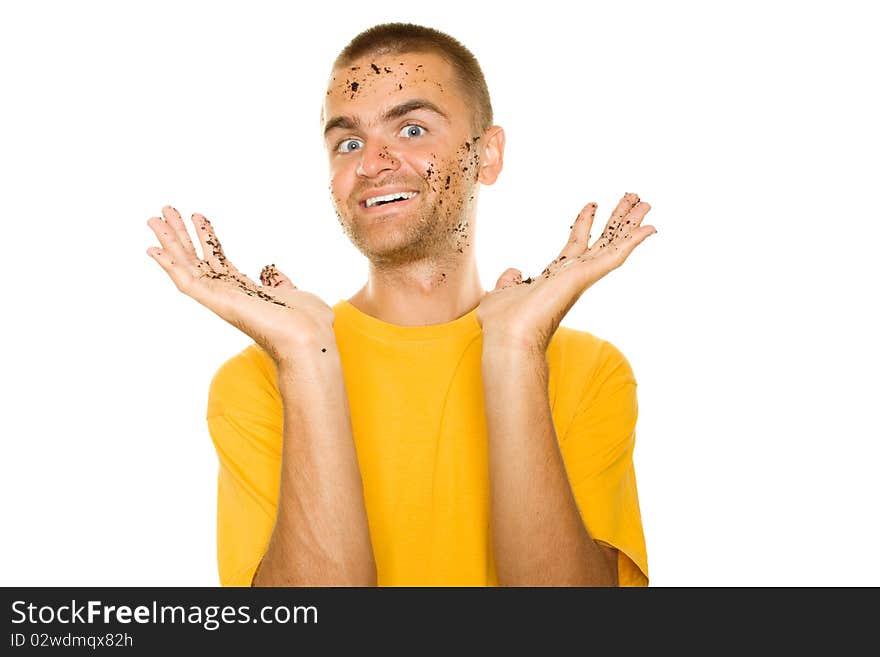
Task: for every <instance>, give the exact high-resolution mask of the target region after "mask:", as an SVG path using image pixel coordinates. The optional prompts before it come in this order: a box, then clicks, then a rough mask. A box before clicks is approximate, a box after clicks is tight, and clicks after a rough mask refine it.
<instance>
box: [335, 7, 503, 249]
mask: <svg viewBox="0 0 880 657" xmlns="http://www.w3.org/2000/svg"><path fill="white" fill-rule="evenodd" d="M321 124H322V130H324V133H325V134H324V143H325V148H326V150H327V155H328V160H329V167H330V191H331V195H332V198H333V203H334V206H335V208H336V213H337V216H338V217H339V220H340V223H341V224H342V226H343V229H344V230H345V232H346V233H347V234H348V236H349V238H350V239H351V240H352V242H353V243H354V244H355V246H356V247H357V248H358V249H359V250H360V251H361V252H362V253H364V255H366V256H367V257H368V258H369V259H370V260H371V261H372V262H373V263H374V264H376V265H395V264H404V263H407V262H412V261H415V260H422V259H426V258H427V259H434V260H454V259H455V256H456V255H457V254H462V253H465V252H467V250H468V248H469V247H470V246H471V243H472V239H470V234H471V232H472V229H473V225H472V224H473V218H474V216H475V208H476V199H477V195H478V183H483V184H492V183H493V182H495V179H496V178H497V176H498V174H499V173H500V171H501V165H502V156H503V148H504V133H503V131H502V130H501V128H499V127H498V126H493V125H492V106H491V103H490V101H489V93H488V90H487V87H486V82H485V79H484V78H483V74H482V71H481V70H480V66H479V64H478V63H477V61H476V59H475V58H474V57H473V55H472V54H471V53H470V52H469V51H468V50H467V49H466V48H465V47H464V46H462V45H461V44H460V43H459V42H458V41H456V40H455V39H453V38H452V37H450V36H448V35H445V34H443V33H442V32H438V31H436V30H433V29H431V28H427V27H422V26H417V25H409V24H401V23H392V24H386V25H378V26H375V27H373V28H370V29H369V30H366V31H365V32H363V33H361V34H360V35H358V36H357V37H355V38H354V39H353V40H352V41H351V43H349V45H348V46H346V48H345V49H343V51H342V52H341V53H340V54H339V56H338V57H337V59H336V62H334V65H333V70H332V72H331V77H330V82H329V85H328V89H327V93H326V94H325V98H324V104H323V107H322V110H321ZM392 192H404V193H405V194H406V195H407V196H410V197H411V198H409V199H407V200H401V201H393V202H389V203H387V204H385V203H382V202H380V203H379V204H376V205H374V204H373V203H374V201H371V200H370V199H371V198H373V197H376V196H385V195H386V194H388V193H392ZM367 201H369V203H370V205H369V206H368V205H367Z"/></svg>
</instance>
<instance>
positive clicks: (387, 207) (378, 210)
mask: <svg viewBox="0 0 880 657" xmlns="http://www.w3.org/2000/svg"><path fill="white" fill-rule="evenodd" d="M394 192H415V193H416V195H415V196H413V197H412V198H408V199H406V200H405V201H395V202H394V203H383V204H382V205H374V206H373V207H371V208H368V207H367V200H368V199H371V198H374V197H376V196H385V195H386V194H393V193H394ZM419 196H421V192H419V191H418V190H415V189H389V190H378V191H376V192H370V194H369V196H365V197H364V198H363V199H362V200H361V202H360V203H358V206H359V207H360V209H361V212H365V213H366V214H383V213H385V212H395V211H397V210H398V209H400V208H407V207H409V205H410V204H411V203H412V202H413V201H415V200H417V199H418V198H419Z"/></svg>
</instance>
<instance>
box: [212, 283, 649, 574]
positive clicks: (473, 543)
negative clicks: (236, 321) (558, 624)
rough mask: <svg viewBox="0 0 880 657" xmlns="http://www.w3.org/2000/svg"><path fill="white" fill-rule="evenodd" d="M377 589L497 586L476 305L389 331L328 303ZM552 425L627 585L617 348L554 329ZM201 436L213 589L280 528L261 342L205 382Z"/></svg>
mask: <svg viewBox="0 0 880 657" xmlns="http://www.w3.org/2000/svg"><path fill="white" fill-rule="evenodd" d="M333 310H334V312H335V319H334V325H333V330H334V332H335V334H336V341H337V345H338V347H339V352H340V357H341V360H342V366H343V371H344V377H345V386H346V390H347V393H348V400H349V406H350V408H351V421H352V431H353V438H354V442H355V446H356V449H357V455H358V462H359V464H360V469H361V477H362V480H363V485H364V497H365V502H366V510H367V520H368V523H369V527H370V537H371V540H372V545H373V554H374V557H375V560H376V570H377V575H378V584H379V586H497V584H498V581H497V577H496V574H495V564H494V559H493V555H492V550H491V534H490V529H489V470H488V452H487V430H486V416H485V411H484V408H483V386H482V376H481V364H480V355H481V354H480V352H481V347H482V334H481V331H480V326H479V324H478V323H477V318H476V313H477V311H476V308H475V309H474V310H472V311H471V312H469V313H467V314H466V315H464V316H462V317H459V318H458V319H456V320H454V321H452V322H448V323H446V324H436V325H432V326H418V327H408V326H397V325H394V324H388V323H386V322H383V321H381V320H379V319H376V318H375V317H372V316H370V315H367V314H364V313H363V312H361V311H360V310H358V309H357V308H355V307H354V306H353V305H352V304H350V303H349V302H348V301H345V300H342V301H340V302H339V303H337V304H336V306H334V308H333ZM547 361H548V364H549V385H548V392H549V399H550V402H551V408H552V415H553V424H554V427H555V428H556V435H557V438H558V440H559V444H560V450H561V452H562V455H563V459H564V461H565V467H566V471H567V473H568V477H569V481H570V483H571V486H572V490H573V491H574V495H575V499H576V500H577V504H578V508H579V509H580V513H581V517H582V518H583V521H584V523H585V525H586V527H587V529H588V531H589V532H590V535H591V536H592V537H593V538H594V539H596V540H597V541H600V542H602V543H604V544H607V545H610V546H613V547H616V548H617V549H618V550H619V557H618V575H619V581H620V584H621V586H639V585H641V586H645V585H647V583H648V560H647V552H646V549H645V538H644V534H643V530H642V522H641V514H640V511H639V500H638V493H637V491H636V479H635V471H634V469H633V463H632V452H633V446H634V442H635V424H636V418H637V415H638V404H637V401H636V381H635V377H634V375H633V372H632V369H631V368H630V364H629V362H628V361H627V360H626V358H625V357H624V355H623V354H622V353H621V352H620V351H619V350H618V349H617V348H616V347H614V346H613V345H612V344H611V343H609V342H607V341H604V340H601V339H599V338H597V337H595V336H593V335H591V334H590V333H587V332H584V331H578V330H574V329H571V328H567V327H565V326H560V327H559V328H558V329H557V331H556V333H555V335H554V336H553V338H552V340H551V342H550V345H549V347H548V349H547ZM208 427H209V429H210V433H211V438H212V440H213V443H214V446H215V448H216V451H217V456H218V458H219V462H220V468H219V477H218V493H217V560H218V567H219V573H220V583H221V584H222V585H224V586H248V585H250V583H251V580H252V578H253V575H254V572H255V571H256V568H257V565H258V564H259V562H260V560H261V558H262V555H263V553H264V552H265V550H266V547H267V546H268V543H269V536H270V534H271V532H272V527H273V524H274V521H275V509H276V505H277V502H278V490H279V481H280V467H281V441H282V407H281V396H280V393H279V391H278V387H277V383H276V370H275V365H274V363H273V361H272V360H271V358H269V356H268V355H267V354H266V353H265V352H264V351H263V350H262V349H260V348H259V347H258V346H257V345H255V344H254V345H251V346H250V347H248V348H247V349H245V350H244V351H242V352H241V353H239V354H238V355H236V356H234V357H233V358H231V359H229V360H228V361H227V362H226V363H224V364H223V366H222V367H220V369H219V370H218V371H217V374H216V375H215V376H214V378H213V380H212V382H211V387H210V394H209V401H208Z"/></svg>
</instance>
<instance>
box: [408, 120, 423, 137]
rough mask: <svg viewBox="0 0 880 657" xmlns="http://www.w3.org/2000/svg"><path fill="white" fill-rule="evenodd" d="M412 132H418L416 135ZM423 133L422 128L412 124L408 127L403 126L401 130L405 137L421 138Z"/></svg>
mask: <svg viewBox="0 0 880 657" xmlns="http://www.w3.org/2000/svg"><path fill="white" fill-rule="evenodd" d="M412 130H418V131H419V132H418V133H416V134H412V132H411V131H412ZM424 132H425V129H424V128H423V127H422V126H420V125H416V124H414V123H412V124H410V125H408V126H405V127H404V128H403V133H404V135H405V136H407V137H421V136H422V135H423V134H424Z"/></svg>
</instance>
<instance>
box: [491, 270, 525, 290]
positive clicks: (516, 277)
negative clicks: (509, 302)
mask: <svg viewBox="0 0 880 657" xmlns="http://www.w3.org/2000/svg"><path fill="white" fill-rule="evenodd" d="M521 281H522V272H521V271H520V270H519V269H514V268H513V267H511V268H509V269H505V270H504V273H502V274H501V276H499V277H498V282H497V283H495V289H496V290H501V289H503V288H505V287H509V286H510V285H516V284H517V283H519V282H521Z"/></svg>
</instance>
